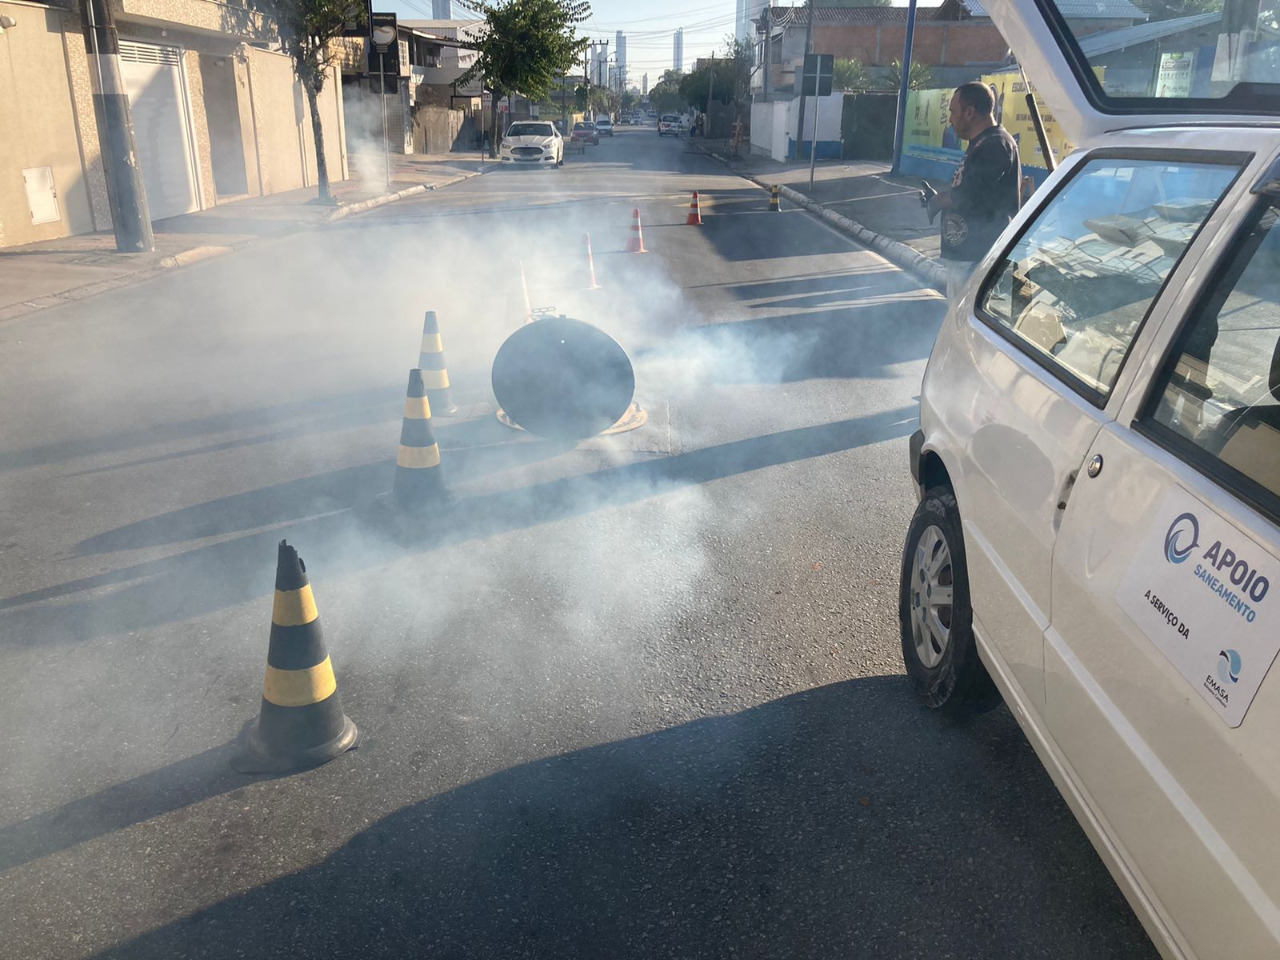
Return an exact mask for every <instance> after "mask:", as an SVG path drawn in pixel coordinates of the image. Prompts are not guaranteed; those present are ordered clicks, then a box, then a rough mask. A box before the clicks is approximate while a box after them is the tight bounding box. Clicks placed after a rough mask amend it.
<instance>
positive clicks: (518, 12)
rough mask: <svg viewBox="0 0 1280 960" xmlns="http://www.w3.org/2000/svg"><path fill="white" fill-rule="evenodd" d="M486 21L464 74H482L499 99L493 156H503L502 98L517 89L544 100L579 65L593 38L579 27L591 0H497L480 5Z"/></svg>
mask: <svg viewBox="0 0 1280 960" xmlns="http://www.w3.org/2000/svg"><path fill="white" fill-rule="evenodd" d="M474 9H475V10H476V12H477V13H480V14H481V15H482V16H483V17H484V20H485V25H484V27H483V28H482V31H481V35H480V37H479V39H478V40H477V41H476V49H477V51H478V55H477V56H476V61H475V63H474V64H472V66H471V67H470V68H469V69H468V70H467V71H466V72H464V73H463V74H462V76H461V77H459V78H458V83H459V84H460V85H463V84H468V83H471V82H472V81H473V80H475V79H476V78H480V80H481V82H482V83H483V84H484V86H485V89H487V90H488V91H489V92H490V94H491V95H492V97H493V103H492V113H491V122H492V129H493V130H494V134H495V135H494V136H493V137H492V138H491V139H490V141H489V156H490V157H496V156H497V155H498V139H499V138H498V136H497V130H498V116H499V110H498V107H499V101H501V100H502V98H503V97H506V96H509V95H510V94H513V93H519V94H522V95H524V96H526V97H528V98H529V99H531V100H538V99H541V98H542V97H543V96H544V95H545V94H546V92H547V91H548V90H549V89H550V88H551V85H552V84H553V83H554V82H555V81H556V79H557V78H558V77H562V76H564V75H566V74H567V73H569V72H570V71H571V70H572V69H573V68H574V67H575V66H577V65H578V62H579V60H580V59H581V57H580V56H579V55H580V54H581V53H582V51H583V50H585V49H586V47H587V44H588V42H589V41H588V39H587V38H586V37H579V36H578V35H577V30H576V27H577V25H578V24H580V23H582V22H583V21H584V20H586V19H587V18H588V17H589V16H591V4H590V3H589V2H588V0H493V2H479V3H476V4H475V5H474Z"/></svg>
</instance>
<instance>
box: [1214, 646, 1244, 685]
mask: <svg viewBox="0 0 1280 960" xmlns="http://www.w3.org/2000/svg"><path fill="white" fill-rule="evenodd" d="M1240 666H1241V661H1240V653H1239V652H1238V651H1236V650H1220V651H1218V679H1219V680H1221V681H1222V682H1223V683H1239V682H1240Z"/></svg>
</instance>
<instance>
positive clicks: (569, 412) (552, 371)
mask: <svg viewBox="0 0 1280 960" xmlns="http://www.w3.org/2000/svg"><path fill="white" fill-rule="evenodd" d="M635 389H636V377H635V371H634V370H633V369H632V367H631V360H630V358H629V357H628V356H627V352H626V351H625V350H623V349H622V347H621V346H620V345H619V344H618V341H616V340H614V339H613V337H611V336H609V335H608V334H607V333H605V332H604V331H603V330H600V329H599V328H597V327H593V326H592V325H591V324H589V323H583V322H582V321H581V320H571V319H569V318H568V317H544V318H543V319H541V320H535V321H534V322H533V323H529V324H525V325H524V326H523V327H521V328H520V329H519V330H517V331H516V332H515V333H513V334H512V335H511V336H509V337H508V338H507V339H506V342H505V343H503V344H502V346H501V347H499V348H498V353H497V356H495V357H494V359H493V395H494V396H495V397H496V398H497V400H498V403H499V405H501V407H502V409H503V410H504V411H505V412H506V414H507V416H508V417H509V418H510V419H511V420H512V421H513V422H514V423H516V424H518V425H520V426H521V427H524V429H525V430H527V431H529V432H530V433H534V434H537V435H538V436H542V437H554V438H556V439H562V440H584V439H586V438H587V437H592V436H595V435H596V434H598V433H601V432H603V431H605V430H608V429H609V428H610V427H612V426H613V425H614V424H615V423H617V422H618V420H619V419H620V418H621V417H622V416H623V414H625V413H626V412H627V410H628V409H629V407H630V406H631V400H632V397H633V396H634V394H635Z"/></svg>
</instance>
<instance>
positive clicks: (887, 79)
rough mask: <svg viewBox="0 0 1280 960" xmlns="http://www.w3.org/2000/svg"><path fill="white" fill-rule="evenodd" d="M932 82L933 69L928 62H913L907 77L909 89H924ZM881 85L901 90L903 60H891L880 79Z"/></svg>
mask: <svg viewBox="0 0 1280 960" xmlns="http://www.w3.org/2000/svg"><path fill="white" fill-rule="evenodd" d="M932 82H933V71H932V70H930V69H929V66H928V64H924V63H918V62H913V63H912V64H911V75H910V77H908V78H907V88H908V89H910V90H924V89H925V88H926V87H928V86H929V84H930V83H932ZM879 86H882V87H888V88H889V89H890V90H900V89H901V88H902V61H901V60H894V61H892V62H890V64H889V67H888V69H887V70H886V72H885V74H884V76H883V77H882V78H881V79H880V83H879Z"/></svg>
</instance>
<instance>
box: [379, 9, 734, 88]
mask: <svg viewBox="0 0 1280 960" xmlns="http://www.w3.org/2000/svg"><path fill="white" fill-rule="evenodd" d="M373 9H374V10H380V11H394V12H395V13H396V14H397V15H399V17H400V18H401V19H402V20H424V19H428V18H429V17H430V16H431V0H374V4H373ZM736 9H737V4H736V3H735V2H734V0H718V2H715V0H641V2H639V3H637V2H635V0H591V12H592V13H591V19H590V20H589V21H587V23H585V24H584V25H583V27H582V32H583V33H586V34H588V35H589V36H590V37H591V38H592V39H593V40H608V41H609V52H610V53H613V52H614V45H615V34H616V33H617V31H618V30H622V31H623V32H624V33H626V35H627V74H628V76H629V78H630V79H631V80H632V82H634V83H637V84H638V83H639V81H640V76H641V74H644V73H647V74H649V83H650V85H652V84H654V83H657V82H658V80H659V79H660V78H661V77H662V71H663V70H669V69H670V68H671V36H672V34H673V33H674V32H675V30H676V28H677V27H683V28H684V63H685V69H686V70H687V69H689V67H690V66H692V64H693V61H694V60H695V59H696V58H697V57H707V56H710V55H711V54H712V52H715V51H719V50H721V49H723V47H724V38H725V36H726V35H728V34H730V33H732V32H733V20H734V11H735V10H736ZM454 10H455V12H454V16H455V17H460V16H462V14H461V13H459V12H458V11H457V6H456V2H455V7H454Z"/></svg>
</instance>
